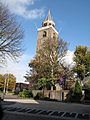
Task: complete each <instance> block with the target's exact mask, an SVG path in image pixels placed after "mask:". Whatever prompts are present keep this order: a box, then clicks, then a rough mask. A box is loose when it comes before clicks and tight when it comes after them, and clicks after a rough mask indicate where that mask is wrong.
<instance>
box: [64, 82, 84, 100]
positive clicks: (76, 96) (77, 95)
mask: <svg viewBox="0 0 90 120" xmlns="http://www.w3.org/2000/svg"><path fill="white" fill-rule="evenodd" d="M81 97H82V87H81V85H80V82H79V81H78V80H77V81H76V83H75V87H74V88H71V89H70V91H69V93H68V94H67V98H66V101H70V102H80V100H81Z"/></svg>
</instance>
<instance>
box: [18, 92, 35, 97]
mask: <svg viewBox="0 0 90 120" xmlns="http://www.w3.org/2000/svg"><path fill="white" fill-rule="evenodd" d="M19 97H22V98H31V97H33V93H32V91H31V90H24V91H22V92H19Z"/></svg>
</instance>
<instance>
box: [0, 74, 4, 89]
mask: <svg viewBox="0 0 90 120" xmlns="http://www.w3.org/2000/svg"><path fill="white" fill-rule="evenodd" d="M3 88H4V76H3V75H2V74H0V90H1V91H3Z"/></svg>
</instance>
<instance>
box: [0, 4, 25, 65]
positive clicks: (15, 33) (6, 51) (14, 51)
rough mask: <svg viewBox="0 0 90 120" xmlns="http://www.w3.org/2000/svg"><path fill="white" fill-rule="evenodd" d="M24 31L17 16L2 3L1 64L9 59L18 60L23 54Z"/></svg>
mask: <svg viewBox="0 0 90 120" xmlns="http://www.w3.org/2000/svg"><path fill="white" fill-rule="evenodd" d="M23 33H24V32H23V30H22V28H21V25H19V24H18V23H17V22H16V19H15V16H14V15H13V14H11V13H10V11H9V10H8V8H7V7H6V6H4V5H3V4H2V3H1V2H0V63H3V62H5V61H6V59H7V58H8V57H10V58H11V59H17V58H18V57H20V55H21V54H22V51H23V50H22V47H21V46H22V39H23Z"/></svg>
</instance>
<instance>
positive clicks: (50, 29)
mask: <svg viewBox="0 0 90 120" xmlns="http://www.w3.org/2000/svg"><path fill="white" fill-rule="evenodd" d="M54 37H55V38H56V39H57V38H58V32H57V30H56V28H55V23H54V21H53V19H52V16H51V13H50V10H49V11H48V15H47V17H46V19H45V20H44V21H43V22H42V26H41V28H38V35H37V49H36V51H39V50H40V49H41V48H42V44H43V42H44V40H49V39H52V38H54Z"/></svg>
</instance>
